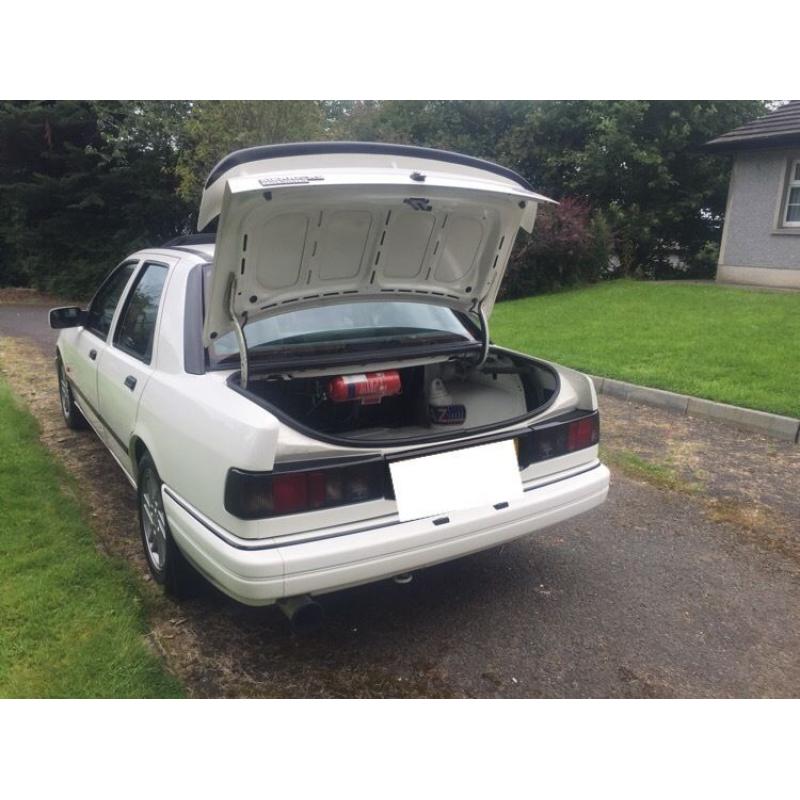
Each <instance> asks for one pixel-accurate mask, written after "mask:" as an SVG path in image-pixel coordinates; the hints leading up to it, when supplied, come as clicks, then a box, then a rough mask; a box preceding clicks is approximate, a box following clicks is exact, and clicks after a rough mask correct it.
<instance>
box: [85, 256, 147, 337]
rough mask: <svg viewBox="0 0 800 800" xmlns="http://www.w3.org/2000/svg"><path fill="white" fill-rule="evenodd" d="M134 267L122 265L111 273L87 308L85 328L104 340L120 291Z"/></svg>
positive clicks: (132, 264)
mask: <svg viewBox="0 0 800 800" xmlns="http://www.w3.org/2000/svg"><path fill="white" fill-rule="evenodd" d="M135 267H136V264H135V263H130V264H123V265H122V266H121V267H119V268H118V269H117V270H116V271H115V272H113V273H112V274H111V275H110V276H109V278H108V279H107V280H106V282H105V283H104V284H103V285H102V286H101V287H100V288H99V289H98V290H97V294H96V295H95V296H94V300H92V304H91V305H90V306H89V312H88V314H87V317H86V327H87V328H88V329H89V330H90V331H94V333H96V334H97V335H98V336H102V337H103V338H104V339H105V337H106V336H107V335H108V331H109V328H111V320H112V319H113V318H114V311H115V310H116V308H117V303H118V302H119V298H120V297H121V296H122V290H123V289H124V288H125V286H126V285H127V283H128V279H129V278H130V277H131V273H132V272H133V270H134V268H135Z"/></svg>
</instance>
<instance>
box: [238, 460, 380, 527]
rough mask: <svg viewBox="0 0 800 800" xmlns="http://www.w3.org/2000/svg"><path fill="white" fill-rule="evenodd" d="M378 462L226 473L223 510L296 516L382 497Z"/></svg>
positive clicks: (244, 515) (251, 515) (258, 516)
mask: <svg viewBox="0 0 800 800" xmlns="http://www.w3.org/2000/svg"><path fill="white" fill-rule="evenodd" d="M385 475H386V470H385V466H384V463H383V460H382V459H375V460H370V461H362V462H359V463H358V464H347V465H342V466H337V467H329V468H325V469H319V468H316V469H297V470H292V471H282V472H246V471H244V470H239V469H231V470H228V478H227V481H226V482H225V508H226V509H227V510H228V511H229V512H230V513H231V514H233V515H234V516H236V517H239V518H241V519H261V518H264V517H277V516H281V515H283V514H299V513H302V512H305V511H316V510H317V509H320V508H333V507H335V506H344V505H350V504H351V503H362V502H364V501H366V500H378V499H380V498H383V497H384V496H385Z"/></svg>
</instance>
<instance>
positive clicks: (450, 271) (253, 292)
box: [198, 142, 551, 345]
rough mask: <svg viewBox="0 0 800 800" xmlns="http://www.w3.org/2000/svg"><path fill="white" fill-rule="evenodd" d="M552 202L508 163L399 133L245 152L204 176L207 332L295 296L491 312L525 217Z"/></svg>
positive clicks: (309, 301)
mask: <svg viewBox="0 0 800 800" xmlns="http://www.w3.org/2000/svg"><path fill="white" fill-rule="evenodd" d="M540 202H551V201H548V199H547V198H545V197H543V196H542V195H540V194H537V193H536V192H534V191H533V190H532V189H531V188H530V186H529V185H528V184H527V182H526V181H525V180H524V179H523V178H521V177H520V176H518V175H516V174H515V173H513V172H511V171H510V170H506V169H504V168H503V167H499V166H497V165H494V164H490V163H488V162H484V161H480V160H478V159H473V158H470V157H468V156H461V155H459V154H454V153H447V152H444V151H437V150H428V149H425V148H416V147H405V146H400V145H377V144H357V143H342V142H338V143H337V142H332V143H311V144H307V145H274V146H270V147H263V148H252V149H251V150H245V151H239V152H237V153H233V154H231V155H230V156H228V157H227V158H226V159H223V161H222V162H220V164H219V165H218V166H217V167H216V168H215V170H214V171H213V172H212V174H211V176H210V177H209V181H208V183H207V184H206V189H205V191H204V193H203V199H202V202H201V207H200V216H199V224H198V227H199V228H200V229H202V228H204V227H205V226H207V225H208V224H209V223H211V222H212V221H213V220H214V219H215V218H217V217H218V218H219V219H218V224H217V243H216V248H215V255H214V274H213V280H212V287H211V296H210V303H209V308H208V312H207V314H206V321H205V327H204V331H203V336H204V341H205V344H206V345H209V344H210V343H211V342H212V341H213V340H214V339H216V338H217V337H219V336H222V335H223V334H225V333H227V332H228V331H230V330H233V329H236V328H238V329H239V330H238V332H239V333H240V334H241V328H242V327H243V326H244V325H245V324H246V323H247V322H251V321H254V320H257V319H260V318H263V317H265V316H269V315H271V314H277V313H281V312H283V311H286V310H288V309H290V308H292V309H293V308H298V307H308V306H315V305H320V304H322V303H336V302H354V301H359V300H372V301H374V300H378V299H383V300H398V299H407V300H411V299H413V300H415V301H418V302H430V303H435V304H439V305H446V306H449V307H451V308H454V309H456V310H460V311H464V312H468V311H477V310H478V309H480V310H481V313H482V314H483V315H484V316H488V315H489V313H490V312H491V308H492V306H493V304H494V300H495V297H496V295H497V290H498V288H499V286H500V281H501V279H502V276H503V273H504V272H505V268H506V265H507V263H508V257H509V254H510V252H511V247H512V245H513V243H514V239H515V237H516V233H517V230H518V228H519V227H523V228H525V229H526V230H528V231H530V230H531V229H532V228H533V223H534V220H535V218H536V209H537V206H538V204H539V203H540Z"/></svg>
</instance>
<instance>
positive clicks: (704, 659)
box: [0, 305, 800, 697]
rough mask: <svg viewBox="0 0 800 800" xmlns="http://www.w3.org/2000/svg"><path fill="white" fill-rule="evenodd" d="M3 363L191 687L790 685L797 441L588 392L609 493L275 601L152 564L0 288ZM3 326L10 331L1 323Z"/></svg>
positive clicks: (103, 460) (33, 320)
mask: <svg viewBox="0 0 800 800" xmlns="http://www.w3.org/2000/svg"><path fill="white" fill-rule="evenodd" d="M0 337H6V338H2V339H0V365H2V368H3V370H4V372H5V373H6V377H7V378H8V380H9V381H10V383H11V384H12V386H13V387H14V388H15V390H16V391H17V393H18V394H19V395H20V396H22V397H23V398H24V399H25V400H26V401H27V402H28V403H29V404H30V407H31V409H32V411H33V413H34V414H35V415H36V416H37V417H38V419H39V420H40V422H41V425H42V438H43V440H44V441H45V443H46V444H47V445H48V446H49V447H50V448H51V449H52V450H53V451H54V452H55V453H56V455H57V456H58V457H59V458H60V459H62V460H63V461H64V462H65V463H66V464H67V466H68V468H69V470H70V471H71V472H73V473H74V474H75V475H76V476H77V479H78V486H79V489H80V493H81V496H82V498H83V499H85V501H86V505H87V509H88V514H89V516H90V519H91V523H92V525H93V528H94V530H95V533H96V537H97V541H98V546H99V547H100V548H101V549H103V550H105V551H106V552H108V553H110V554H112V555H116V556H121V557H123V558H125V559H127V560H128V561H129V562H130V563H131V565H132V566H133V568H134V569H135V571H136V573H137V575H139V576H140V578H141V581H142V588H143V593H142V596H143V598H144V602H145V603H146V604H147V607H148V612H149V614H150V620H151V624H152V632H151V633H150V635H149V639H150V641H151V642H152V643H153V646H154V647H156V648H157V649H158V650H159V651H160V652H161V653H162V654H163V656H164V658H165V660H166V662H167V664H168V665H169V667H170V668H171V669H172V670H173V671H175V672H176V673H177V674H178V675H180V676H181V677H182V678H183V679H184V680H185V681H186V683H187V685H188V686H189V690H190V692H191V693H192V694H193V695H195V696H199V697H203V696H303V697H319V696H327V697H331V696H333V697H342V696H344V697H377V696H380V697H384V696H400V697H409V696H411V697H421V696H427V697H449V696H455V697H464V696H466V697H751V696H759V697H764V696H767V697H793V696H797V695H798V694H800V505H799V503H800V448H798V447H796V446H793V445H791V444H789V443H784V442H779V441H776V440H771V439H767V438H765V437H762V436H759V435H757V434H752V433H744V432H741V431H738V430H735V429H732V428H728V427H726V426H723V425H719V424H717V423H713V422H711V421H707V420H700V419H693V418H691V417H677V416H673V415H671V414H669V412H666V411H662V410H657V409H652V408H647V407H642V406H636V405H633V404H629V403H625V402H623V401H619V400H616V399H614V398H609V397H602V399H601V416H602V424H603V450H604V457H605V458H606V459H607V460H608V462H609V463H610V464H611V467H612V488H611V492H610V495H609V500H608V502H607V504H606V505H605V506H603V507H601V508H599V509H596V510H594V511H592V512H590V513H589V514H586V515H584V516H582V517H578V518H577V519H575V520H573V521H570V522H568V523H566V524H563V525H559V526H557V527H554V528H551V529H549V530H546V531H543V532H540V533H538V534H535V535H533V536H531V537H529V538H526V539H522V540H519V541H517V542H514V543H512V544H509V545H506V546H504V547H502V548H500V549H496V550H491V551H487V552H484V553H480V554H477V555H474V556H469V557H466V558H463V559H460V560H458V561H455V562H450V563H448V564H443V565H440V566H437V567H432V568H430V569H427V570H423V571H421V572H419V573H417V574H416V576H415V580H414V581H413V582H412V583H411V584H410V585H408V586H397V585H395V584H393V583H390V582H384V583H380V584H373V585H370V586H364V587H359V588H355V589H350V590H347V591H343V592H339V593H336V594H333V595H329V596H326V597H325V598H323V603H324V606H325V608H326V611H327V616H328V622H327V625H326V626H325V627H324V629H323V630H322V631H320V632H319V633H318V634H316V635H313V636H309V637H298V636H295V635H293V634H291V633H290V632H289V631H288V629H287V625H286V623H285V621H284V620H283V618H282V616H281V615H280V613H279V612H278V611H276V610H275V609H274V608H273V609H269V608H268V609H250V608H245V607H243V606H239V605H237V604H235V603H233V602H232V601H229V600H226V599H225V598H222V597H221V596H219V595H218V594H217V593H216V592H214V591H213V590H210V589H209V590H206V591H205V592H203V593H202V596H199V597H198V598H197V599H194V600H192V601H189V602H184V603H180V604H177V603H173V602H172V601H169V600H165V599H162V598H161V597H160V595H159V594H158V592H157V591H156V590H155V588H154V587H153V586H152V584H151V582H149V581H148V580H147V574H146V568H145V565H144V559H143V556H142V554H141V552H140V544H139V539H138V530H137V526H136V520H135V504H134V497H133V493H132V492H131V490H130V487H129V486H128V485H127V483H126V481H125V479H124V478H123V476H122V474H121V472H120V471H119V469H118V467H116V465H115V464H114V462H113V460H112V458H111V456H110V455H108V454H107V452H106V451H105V449H104V448H103V447H102V445H100V443H99V442H98V441H97V440H96V438H95V437H94V435H93V434H91V433H87V432H84V433H78V434H74V433H72V432H70V431H68V430H67V429H66V428H64V427H63V425H62V423H61V420H60V417H59V409H58V401H57V395H56V387H55V380H54V376H53V369H52V359H51V356H52V353H53V342H54V338H55V337H54V335H53V333H52V332H50V331H49V330H48V329H47V327H46V314H45V309H43V308H38V307H36V306H31V305H27V306H11V305H0ZM9 337H16V338H9Z"/></svg>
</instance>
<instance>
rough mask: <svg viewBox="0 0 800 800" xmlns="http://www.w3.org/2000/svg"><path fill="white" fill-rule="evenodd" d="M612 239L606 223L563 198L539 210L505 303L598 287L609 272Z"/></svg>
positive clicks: (509, 277)
mask: <svg viewBox="0 0 800 800" xmlns="http://www.w3.org/2000/svg"><path fill="white" fill-rule="evenodd" d="M612 244H613V236H612V233H611V228H610V226H609V224H608V220H607V219H606V218H605V216H604V215H603V214H602V213H600V212H597V213H595V214H592V210H591V208H590V206H589V204H588V203H586V202H585V201H583V200H579V199H575V198H570V197H567V198H564V199H563V200H562V201H561V202H560V203H559V204H558V205H547V206H543V207H540V209H539V213H538V217H537V220H536V225H535V226H534V229H533V233H532V234H531V235H530V236H529V237H527V238H526V239H524V240H522V241H519V242H518V243H517V246H516V248H515V250H514V252H513V253H512V255H511V260H510V262H509V265H508V271H507V273H506V278H505V280H504V282H503V289H502V294H501V297H502V298H504V299H506V298H514V297H526V296H528V295H532V294H537V293H539V292H547V291H554V290H556V289H560V288H563V287H566V286H572V285H575V284H577V283H583V282H588V281H597V280H600V279H601V278H603V277H605V276H606V275H607V274H608V272H609V262H610V259H611V252H612Z"/></svg>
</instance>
